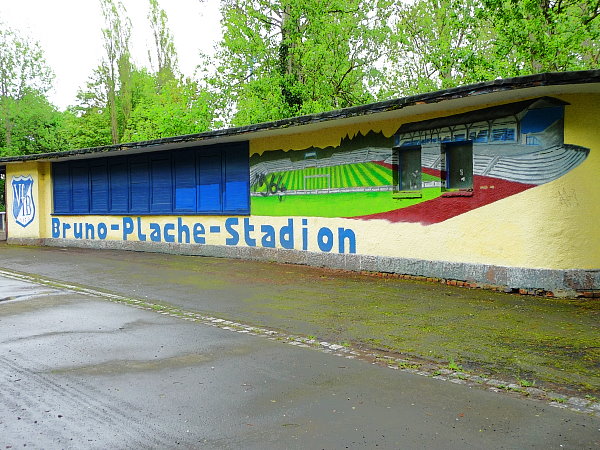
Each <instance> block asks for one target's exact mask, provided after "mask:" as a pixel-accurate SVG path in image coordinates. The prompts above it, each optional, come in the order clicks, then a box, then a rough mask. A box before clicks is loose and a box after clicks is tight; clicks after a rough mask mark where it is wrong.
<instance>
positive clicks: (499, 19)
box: [484, 0, 600, 76]
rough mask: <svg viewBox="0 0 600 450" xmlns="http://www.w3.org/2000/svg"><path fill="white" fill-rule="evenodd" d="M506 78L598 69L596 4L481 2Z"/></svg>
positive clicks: (594, 0) (582, 0) (599, 6)
mask: <svg viewBox="0 0 600 450" xmlns="http://www.w3.org/2000/svg"><path fill="white" fill-rule="evenodd" d="M484 3H485V6H486V10H485V13H486V16H487V17H488V18H489V20H491V22H492V23H493V27H494V29H495V31H496V34H497V38H496V43H495V53H496V61H497V62H498V63H499V64H500V66H501V67H502V71H503V74H505V76H515V75H525V74H530V73H538V72H551V71H566V70H581V69H596V68H598V66H599V62H600V19H599V18H598V16H599V15H600V2H598V0H557V1H550V0H484Z"/></svg>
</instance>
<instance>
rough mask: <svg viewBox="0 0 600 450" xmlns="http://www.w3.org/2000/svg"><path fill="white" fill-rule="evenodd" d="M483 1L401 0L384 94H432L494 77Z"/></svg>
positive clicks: (491, 34) (491, 36)
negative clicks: (411, 1)
mask: <svg viewBox="0 0 600 450" xmlns="http://www.w3.org/2000/svg"><path fill="white" fill-rule="evenodd" d="M482 8H483V5H482V4H481V3H480V1H479V0H419V1H417V2H414V3H397V4H396V5H395V10H394V14H393V25H392V28H393V33H392V34H391V36H390V40H389V41H388V45H389V50H388V52H387V57H386V78H385V79H386V87H385V91H386V95H387V96H391V95H396V96H397V95H409V94H416V93H420V92H430V91H434V90H437V89H445V88H449V87H453V86H458V85H461V84H468V83H472V82H477V81H483V80H486V79H490V78H492V79H493V78H494V77H495V73H494V70H493V67H494V64H493V58H491V56H493V55H492V54H491V47H492V44H493V33H492V30H491V27H490V24H489V23H488V22H487V21H486V20H481V15H482Z"/></svg>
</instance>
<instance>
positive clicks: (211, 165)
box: [196, 150, 223, 213]
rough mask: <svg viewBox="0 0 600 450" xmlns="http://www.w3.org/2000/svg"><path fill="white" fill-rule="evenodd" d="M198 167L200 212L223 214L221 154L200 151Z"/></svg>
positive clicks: (197, 159) (218, 152)
mask: <svg viewBox="0 0 600 450" xmlns="http://www.w3.org/2000/svg"><path fill="white" fill-rule="evenodd" d="M196 161H197V166H198V190H197V195H198V212H208V213H211V212H221V211H222V210H223V206H222V202H221V178H222V173H221V152H220V151H214V150H213V151H212V152H211V153H204V152H203V151H202V150H199V152H198V155H197V158H196Z"/></svg>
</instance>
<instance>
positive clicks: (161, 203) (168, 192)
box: [150, 154, 173, 213]
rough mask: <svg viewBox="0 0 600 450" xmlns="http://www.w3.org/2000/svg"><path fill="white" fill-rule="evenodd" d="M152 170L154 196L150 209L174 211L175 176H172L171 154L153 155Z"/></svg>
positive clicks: (151, 158) (151, 160) (153, 210)
mask: <svg viewBox="0 0 600 450" xmlns="http://www.w3.org/2000/svg"><path fill="white" fill-rule="evenodd" d="M150 170H151V172H152V197H151V205H150V211H152V212H167V213H169V212H172V211H173V200H172V194H173V178H172V176H171V158H170V155H168V154H167V155H166V156H165V155H164V154H163V155H162V156H151V157H150Z"/></svg>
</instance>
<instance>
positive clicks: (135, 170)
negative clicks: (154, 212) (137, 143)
mask: <svg viewBox="0 0 600 450" xmlns="http://www.w3.org/2000/svg"><path fill="white" fill-rule="evenodd" d="M129 182H130V184H129V187H130V194H131V209H130V211H131V212H139V213H147V212H150V171H149V170H148V158H147V157H145V156H141V157H140V156H136V157H133V158H130V159H129Z"/></svg>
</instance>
